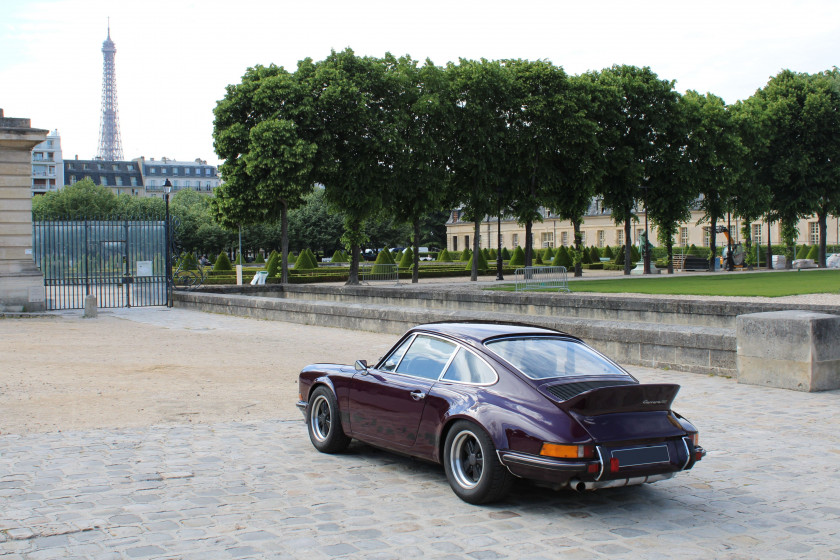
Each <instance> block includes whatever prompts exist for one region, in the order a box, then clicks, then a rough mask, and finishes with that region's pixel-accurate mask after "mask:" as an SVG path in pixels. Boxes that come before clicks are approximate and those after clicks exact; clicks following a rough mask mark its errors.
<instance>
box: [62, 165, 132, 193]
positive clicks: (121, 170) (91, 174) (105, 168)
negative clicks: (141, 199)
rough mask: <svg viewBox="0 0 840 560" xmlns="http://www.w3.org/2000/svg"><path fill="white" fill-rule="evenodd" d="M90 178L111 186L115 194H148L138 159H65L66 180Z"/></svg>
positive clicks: (68, 183)
mask: <svg viewBox="0 0 840 560" xmlns="http://www.w3.org/2000/svg"><path fill="white" fill-rule="evenodd" d="M85 178H90V179H91V180H93V182H94V183H95V184H97V185H102V186H103V187H108V188H111V189H112V190H113V191H114V194H127V195H130V196H146V189H145V188H144V186H143V174H142V173H141V171H140V165H139V164H138V162H136V161H105V160H102V159H79V158H78V157H76V159H67V160H64V181H65V184H66V185H73V184H75V183H77V182H79V181H81V180H82V179H85Z"/></svg>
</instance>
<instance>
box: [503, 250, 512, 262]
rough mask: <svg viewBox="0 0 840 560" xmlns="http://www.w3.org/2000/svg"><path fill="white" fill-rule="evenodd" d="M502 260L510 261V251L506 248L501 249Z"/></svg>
mask: <svg viewBox="0 0 840 560" xmlns="http://www.w3.org/2000/svg"><path fill="white" fill-rule="evenodd" d="M502 260H506V261H509V260H510V251H508V249H507V247H502Z"/></svg>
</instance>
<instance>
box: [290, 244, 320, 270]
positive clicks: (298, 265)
mask: <svg viewBox="0 0 840 560" xmlns="http://www.w3.org/2000/svg"><path fill="white" fill-rule="evenodd" d="M313 268H315V263H314V262H312V259H311V258H310V256H309V253H308V252H307V251H306V250H305V249H304V250H303V251H301V252H300V254H299V255H298V258H297V260H295V270H312V269H313Z"/></svg>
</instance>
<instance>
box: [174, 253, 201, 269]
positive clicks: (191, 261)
mask: <svg viewBox="0 0 840 560" xmlns="http://www.w3.org/2000/svg"><path fill="white" fill-rule="evenodd" d="M178 265H180V267H181V269H182V270H196V269H198V259H197V258H196V256H195V253H181V256H180V257H178Z"/></svg>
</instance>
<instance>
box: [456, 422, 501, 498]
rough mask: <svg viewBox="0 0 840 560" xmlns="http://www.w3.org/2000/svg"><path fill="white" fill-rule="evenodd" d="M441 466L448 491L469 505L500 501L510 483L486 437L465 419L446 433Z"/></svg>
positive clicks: (490, 441) (491, 442) (491, 443)
mask: <svg viewBox="0 0 840 560" xmlns="http://www.w3.org/2000/svg"><path fill="white" fill-rule="evenodd" d="M443 468H444V470H445V471H446V478H447V479H448V480H449V485H450V486H451V487H452V491H453V492H455V494H457V495H458V497H459V498H461V499H462V500H464V501H465V502H468V503H470V504H486V503H489V502H495V501H498V500H501V499H502V498H504V497H505V495H506V494H507V493H508V491H509V490H510V486H511V484H513V475H512V474H510V472H509V471H508V470H507V469H506V468H505V466H504V465H502V463H501V462H499V458H498V456H497V455H496V446H494V445H493V441H492V440H491V439H490V436H489V435H487V432H485V431H484V430H482V429H481V428H479V427H478V426H476V425H475V424H473V423H472V422H467V421H466V420H459V421H458V422H456V423H455V424H454V425H453V426H452V429H451V430H449V433H448V434H447V435H446V443H445V444H444V447H443Z"/></svg>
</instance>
